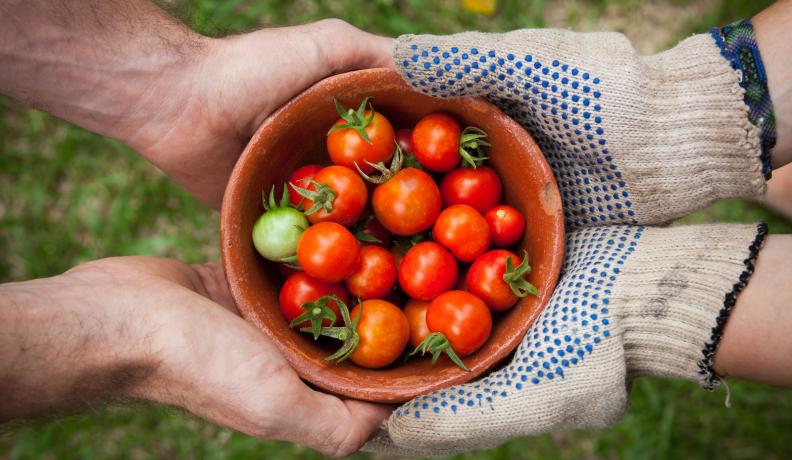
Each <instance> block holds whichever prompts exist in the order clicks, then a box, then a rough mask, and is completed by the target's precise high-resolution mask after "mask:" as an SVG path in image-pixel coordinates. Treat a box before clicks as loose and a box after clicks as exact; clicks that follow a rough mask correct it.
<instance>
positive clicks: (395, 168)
mask: <svg viewBox="0 0 792 460" xmlns="http://www.w3.org/2000/svg"><path fill="white" fill-rule="evenodd" d="M403 160H404V153H403V152H402V149H401V147H399V145H398V144H396V147H395V150H394V151H393V158H392V159H391V164H390V166H385V163H371V162H370V161H366V164H368V165H369V166H371V167H372V168H374V169H376V170H377V171H379V173H380V175H379V176H370V175H368V174H366V173H364V172H363V170H361V169H360V166H358V165H357V163H355V167H356V168H357V170H358V173H360V175H361V176H362V177H363V179H365V180H367V181H369V182H371V183H372V184H384V183H385V182H388V180H389V179H390V178H391V177H393V176H394V175H396V173H397V172H399V171H401V169H402V162H403Z"/></svg>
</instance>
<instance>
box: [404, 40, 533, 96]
mask: <svg viewBox="0 0 792 460" xmlns="http://www.w3.org/2000/svg"><path fill="white" fill-rule="evenodd" d="M502 37H503V35H502V34H484V33H479V32H464V33H460V34H455V35H447V36H440V35H402V36H401V37H399V38H398V39H397V40H396V43H395V45H394V50H393V58H394V61H395V66H396V70H397V71H398V72H399V73H400V74H401V76H402V78H404V79H405V81H407V83H409V84H410V85H411V86H412V87H413V88H415V89H416V90H418V91H420V92H423V93H425V94H428V95H430V96H438V97H456V96H486V95H488V93H490V92H491V91H492V90H493V89H495V88H496V87H498V86H503V85H508V86H511V85H512V84H513V83H510V80H511V79H512V78H511V74H512V73H513V72H514V71H513V70H511V71H509V72H508V75H507V74H506V73H504V74H502V75H501V74H498V76H497V79H493V77H495V76H496V70H500V67H501V65H502V64H503V61H504V58H505V57H506V56H504V58H501V57H500V56H497V57H496V55H495V52H494V51H493V50H492V48H493V46H497V44H498V43H499V42H500V41H501V39H502ZM508 56H509V57H510V58H511V59H513V58H514V56H513V55H511V54H509V55H508ZM519 65H522V63H520V64H519ZM504 72H505V71H504ZM504 80H509V81H507V82H504Z"/></svg>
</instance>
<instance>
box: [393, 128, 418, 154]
mask: <svg viewBox="0 0 792 460" xmlns="http://www.w3.org/2000/svg"><path fill="white" fill-rule="evenodd" d="M396 143H397V144H399V147H401V148H402V150H404V153H405V154H407V155H410V154H412V153H413V150H414V149H413V143H412V130H411V129H400V130H398V131H396Z"/></svg>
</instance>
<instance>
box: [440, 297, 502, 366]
mask: <svg viewBox="0 0 792 460" xmlns="http://www.w3.org/2000/svg"><path fill="white" fill-rule="evenodd" d="M426 325H427V326H428V327H429V330H430V331H432V332H440V333H442V334H443V335H444V336H445V338H446V339H448V342H449V343H450V344H451V348H453V349H454V351H455V352H456V354H457V355H458V356H459V357H460V358H461V357H464V356H467V355H469V354H471V353H473V352H474V351H476V350H478V349H479V348H481V346H482V345H484V342H486V341H487V338H488V337H489V335H490V331H491V330H492V315H491V314H490V310H489V308H487V304H485V303H484V302H483V301H482V300H481V299H479V298H478V297H476V296H475V295H473V294H471V293H469V292H465V291H448V292H446V293H443V294H440V295H439V296H437V297H436V298H435V299H434V300H433V301H432V303H431V305H429V308H428V309H427V310H426Z"/></svg>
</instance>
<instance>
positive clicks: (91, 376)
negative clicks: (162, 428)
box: [0, 272, 155, 420]
mask: <svg viewBox="0 0 792 460" xmlns="http://www.w3.org/2000/svg"><path fill="white" fill-rule="evenodd" d="M94 281H95V279H91V277H85V276H82V275H79V276H75V275H74V274H72V273H71V272H69V273H66V274H64V275H60V276H56V277H52V278H47V279H40V280H33V281H27V282H22V283H9V284H6V285H3V286H2V287H0V292H2V294H0V297H1V298H2V299H3V300H2V307H1V308H2V310H0V315H2V321H0V330H2V334H0V343H2V347H0V349H1V350H2V351H0V372H1V373H2V377H1V378H0V388H2V391H0V393H2V394H4V395H10V398H9V399H8V400H9V401H13V404H9V405H7V406H4V407H3V408H2V409H0V419H4V420H8V419H15V418H26V417H30V416H35V415H38V414H43V413H48V412H53V411H70V410H75V409H78V408H80V407H81V406H84V405H86V404H95V403H96V402H100V401H103V400H107V399H113V398H117V397H124V396H127V394H126V393H127V391H128V390H129V389H131V388H132V387H134V386H136V385H138V384H140V382H142V381H143V380H145V379H146V378H147V377H148V376H149V375H150V374H151V373H152V372H153V369H154V368H155V365H154V361H153V360H152V357H151V355H150V353H149V351H148V349H147V347H146V346H145V342H144V341H140V340H135V338H136V337H141V335H140V334H139V332H138V331H137V328H138V325H137V324H135V321H132V318H133V316H131V314H130V313H131V312H130V311H128V310H129V308H128V307H126V306H124V305H122V304H121V303H118V302H113V299H110V298H109V296H112V295H113V293H112V289H109V286H108V285H107V284H105V285H104V286H101V287H99V286H97V288H92V287H91V286H92V285H93V283H94ZM102 291H104V292H102ZM142 337H145V335H143V336H142Z"/></svg>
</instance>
